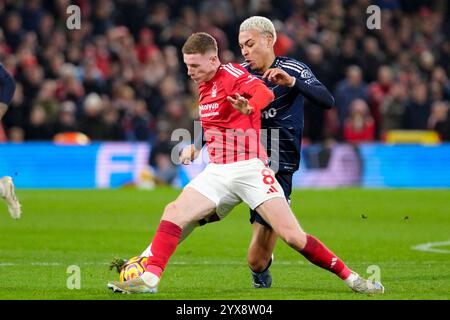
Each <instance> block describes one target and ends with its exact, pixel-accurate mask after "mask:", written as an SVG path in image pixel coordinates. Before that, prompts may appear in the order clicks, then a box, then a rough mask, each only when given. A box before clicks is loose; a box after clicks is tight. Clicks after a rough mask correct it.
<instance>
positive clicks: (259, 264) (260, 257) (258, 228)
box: [247, 172, 292, 288]
mask: <svg viewBox="0 0 450 320" xmlns="http://www.w3.org/2000/svg"><path fill="white" fill-rule="evenodd" d="M275 178H276V180H277V181H278V183H279V184H280V186H281V188H282V189H283V191H284V195H285V197H286V200H288V202H290V196H291V192H292V173H290V172H286V173H281V172H278V173H276V174H275ZM250 223H252V227H253V235H252V239H251V241H250V246H249V248H248V254H247V261H248V265H249V267H250V271H251V274H252V283H253V287H255V288H270V287H271V285H272V275H271V273H270V270H269V268H270V266H271V264H272V259H273V250H274V249H275V245H276V241H277V235H276V233H275V232H274V231H273V229H272V227H271V226H270V225H269V224H268V223H267V222H266V221H264V219H263V218H262V217H261V216H260V215H259V214H258V213H257V212H256V211H255V210H250Z"/></svg>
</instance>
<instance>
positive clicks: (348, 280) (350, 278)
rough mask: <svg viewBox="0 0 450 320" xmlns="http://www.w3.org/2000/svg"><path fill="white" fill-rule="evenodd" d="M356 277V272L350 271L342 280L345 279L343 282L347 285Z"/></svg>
mask: <svg viewBox="0 0 450 320" xmlns="http://www.w3.org/2000/svg"><path fill="white" fill-rule="evenodd" d="M356 279H358V274H357V273H354V272H352V273H350V275H349V276H348V278H347V279H345V280H344V281H345V283H346V284H347V285H348V286H351V285H352V284H353V282H354V281H355V280H356Z"/></svg>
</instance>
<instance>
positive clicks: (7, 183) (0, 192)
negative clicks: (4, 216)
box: [0, 176, 22, 219]
mask: <svg viewBox="0 0 450 320" xmlns="http://www.w3.org/2000/svg"><path fill="white" fill-rule="evenodd" d="M0 197H1V198H2V199H4V200H5V202H6V205H7V206H8V211H9V213H10V215H11V217H12V218H13V219H19V218H20V216H21V214H22V210H21V205H20V203H19V200H17V197H16V193H15V191H14V183H13V180H12V178H11V177H9V176H6V177H3V178H1V179H0Z"/></svg>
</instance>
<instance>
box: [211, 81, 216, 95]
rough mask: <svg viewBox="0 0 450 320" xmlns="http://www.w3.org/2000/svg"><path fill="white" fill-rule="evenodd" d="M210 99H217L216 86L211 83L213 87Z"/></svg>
mask: <svg viewBox="0 0 450 320" xmlns="http://www.w3.org/2000/svg"><path fill="white" fill-rule="evenodd" d="M211 97H213V98H215V97H217V85H216V83H215V82H214V83H213V87H212V90H211Z"/></svg>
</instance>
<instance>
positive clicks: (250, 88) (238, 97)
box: [227, 65, 275, 115]
mask: <svg viewBox="0 0 450 320" xmlns="http://www.w3.org/2000/svg"><path fill="white" fill-rule="evenodd" d="M233 67H234V68H235V69H234V70H236V69H237V70H238V71H237V72H241V73H239V77H238V78H237V79H233V78H232V79H233V80H234V83H233V87H232V88H231V89H230V91H229V92H230V95H229V96H228V97H227V100H228V102H230V103H231V105H232V106H233V107H234V108H235V109H236V110H238V111H239V112H240V113H243V114H246V115H249V114H251V113H252V112H253V111H255V110H261V109H264V108H265V107H266V106H267V105H268V104H269V103H271V102H272V101H273V99H274V98H275V96H274V95H273V92H272V91H271V90H270V89H268V88H267V86H266V85H265V84H264V82H262V81H261V80H259V79H258V78H256V77H255V76H253V75H251V74H250V73H248V71H247V70H246V69H244V68H243V67H242V66H240V65H233Z"/></svg>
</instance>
